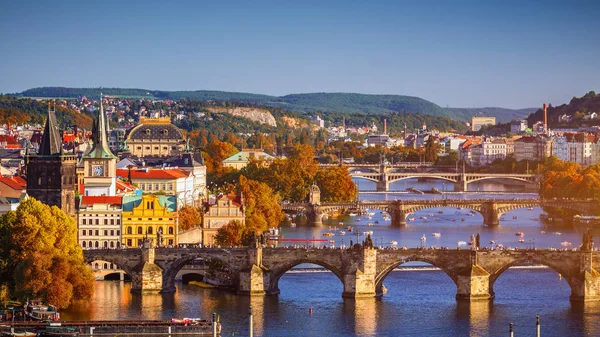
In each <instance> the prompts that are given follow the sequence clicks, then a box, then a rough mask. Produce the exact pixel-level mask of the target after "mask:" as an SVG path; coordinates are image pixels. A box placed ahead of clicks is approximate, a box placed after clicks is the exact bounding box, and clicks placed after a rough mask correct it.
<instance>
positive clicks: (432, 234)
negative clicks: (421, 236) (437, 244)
mask: <svg viewBox="0 0 600 337" xmlns="http://www.w3.org/2000/svg"><path fill="white" fill-rule="evenodd" d="M431 236H435V237H436V238H439V237H440V236H442V234H440V233H431Z"/></svg>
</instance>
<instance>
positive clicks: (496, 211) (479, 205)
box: [281, 187, 598, 227]
mask: <svg viewBox="0 0 600 337" xmlns="http://www.w3.org/2000/svg"><path fill="white" fill-rule="evenodd" d="M319 195H320V194H319V191H318V188H316V187H313V188H312V189H311V192H310V195H309V201H308V202H305V203H282V204H281V207H282V209H283V210H284V211H286V212H295V213H302V214H305V215H306V217H307V219H308V223H309V224H311V225H313V226H321V225H322V224H323V217H324V216H325V215H326V214H328V213H330V212H335V211H340V210H348V209H352V210H371V209H375V210H380V211H384V212H387V213H388V214H390V216H391V220H392V226H395V227H403V226H406V217H407V215H409V214H411V213H414V212H415V211H419V210H424V209H430V208H438V207H453V208H468V209H471V210H473V211H475V212H478V213H481V215H483V223H484V224H486V225H488V226H498V224H499V220H500V217H501V216H502V214H504V213H506V212H509V211H512V210H514V209H519V208H530V207H535V206H541V207H556V208H561V209H569V210H574V211H576V212H578V213H579V214H581V215H591V214H595V213H596V210H597V207H598V204H597V202H594V201H593V200H569V199H473V200H462V199H444V200H442V199H437V200H393V201H357V202H329V203H321V202H320V196H319Z"/></svg>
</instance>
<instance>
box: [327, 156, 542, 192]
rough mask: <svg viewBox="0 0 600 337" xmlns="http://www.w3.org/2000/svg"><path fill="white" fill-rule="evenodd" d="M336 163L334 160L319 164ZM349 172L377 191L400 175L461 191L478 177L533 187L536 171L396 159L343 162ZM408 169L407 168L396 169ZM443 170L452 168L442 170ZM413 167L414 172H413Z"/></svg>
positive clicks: (382, 190)
mask: <svg viewBox="0 0 600 337" xmlns="http://www.w3.org/2000/svg"><path fill="white" fill-rule="evenodd" d="M333 166H339V165H335V164H325V165H320V167H324V168H327V167H333ZM343 167H346V168H347V169H348V172H349V173H350V176H352V177H353V178H361V179H365V180H369V181H373V182H375V183H376V184H377V185H376V186H377V191H380V192H384V191H389V189H390V184H392V183H393V182H396V181H400V180H404V179H414V178H417V179H437V180H443V181H447V182H450V183H453V184H454V191H456V192H465V191H467V186H468V184H470V183H473V182H476V181H482V180H490V179H494V180H498V179H508V180H513V181H518V182H521V183H525V184H528V185H530V186H534V187H537V184H538V182H539V176H538V175H537V174H516V173H465V172H462V173H459V172H457V171H458V170H457V169H455V167H454V166H449V167H448V166H434V165H432V164H431V163H399V164H394V165H391V164H381V165H378V164H345V165H343ZM406 170H410V171H411V172H399V171H406ZM445 170H449V171H454V172H444V171H445ZM413 171H416V172H413Z"/></svg>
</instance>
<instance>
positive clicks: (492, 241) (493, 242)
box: [488, 240, 496, 245]
mask: <svg viewBox="0 0 600 337" xmlns="http://www.w3.org/2000/svg"><path fill="white" fill-rule="evenodd" d="M488 243H489V244H490V245H494V244H496V241H494V240H490V242H488Z"/></svg>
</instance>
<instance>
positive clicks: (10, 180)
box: [0, 176, 27, 190]
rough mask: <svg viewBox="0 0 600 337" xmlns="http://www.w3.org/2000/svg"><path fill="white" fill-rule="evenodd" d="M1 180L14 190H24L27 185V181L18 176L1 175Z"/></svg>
mask: <svg viewBox="0 0 600 337" xmlns="http://www.w3.org/2000/svg"><path fill="white" fill-rule="evenodd" d="M0 182H1V183H3V184H5V185H6V186H8V187H10V188H12V189H13V190H24V189H25V188H26V187H27V182H26V181H25V180H24V179H23V178H21V177H18V176H15V177H0Z"/></svg>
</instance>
